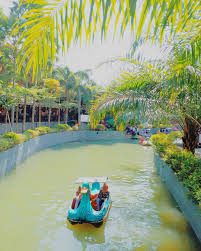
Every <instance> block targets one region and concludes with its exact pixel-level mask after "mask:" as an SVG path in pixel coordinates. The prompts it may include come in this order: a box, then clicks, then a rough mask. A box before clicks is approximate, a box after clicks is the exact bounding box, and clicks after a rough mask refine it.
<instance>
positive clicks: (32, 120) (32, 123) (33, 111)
mask: <svg viewBox="0 0 201 251" xmlns="http://www.w3.org/2000/svg"><path fill="white" fill-rule="evenodd" d="M34 117H35V100H33V106H32V114H31V129H32V130H34V122H35V121H34Z"/></svg>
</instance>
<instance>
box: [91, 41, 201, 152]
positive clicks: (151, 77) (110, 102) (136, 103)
mask: <svg viewBox="0 0 201 251" xmlns="http://www.w3.org/2000/svg"><path fill="white" fill-rule="evenodd" d="M188 39H189V38H188ZM192 46H193V45H192V44H191V43H189V42H188V41H185V42H184V39H182V40H179V41H178V42H177V43H176V44H175V45H174V46H173V48H172V51H171V52H170V56H169V58H168V60H166V62H158V63H156V62H155V64H154V63H152V64H150V63H149V64H147V63H146V62H136V61H135V60H129V62H130V63H132V64H133V65H134V66H135V67H134V70H133V71H132V72H127V73H123V74H122V76H121V77H122V78H121V79H120V80H118V81H117V83H115V84H112V85H111V86H110V88H109V89H108V92H107V93H106V94H105V95H103V96H102V97H101V98H100V99H99V100H98V101H97V102H95V104H94V106H93V109H92V110H91V120H92V123H95V122H96V121H99V120H100V119H101V118H102V117H104V116H105V113H106V112H113V114H114V116H115V118H116V122H122V121H123V122H127V121H128V120H129V119H133V118H135V119H137V120H141V121H142V120H143V119H144V120H145V121H149V122H151V123H153V121H154V120H159V121H160V120H161V119H163V118H166V119H168V120H169V121H178V120H179V122H180V125H181V126H182V128H183V131H184V136H183V147H184V149H187V150H189V151H191V152H192V153H194V152H195V148H196V146H197V143H198V129H199V126H200V124H201V110H200V96H201V84H200V79H201V75H200V70H201V68H200V48H199V46H198V47H197V48H194V47H193V48H192ZM191 51H193V52H194V53H191ZM189 102H190V103H189ZM142 122H144V121H142Z"/></svg>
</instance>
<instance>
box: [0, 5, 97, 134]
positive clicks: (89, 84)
mask: <svg viewBox="0 0 201 251" xmlns="http://www.w3.org/2000/svg"><path fill="white" fill-rule="evenodd" d="M33 7H34V5H31V4H29V5H26V4H25V5H21V4H20V1H19V2H17V1H16V2H14V6H13V7H12V8H11V9H10V15H9V16H6V15H5V14H3V12H2V10H0V107H1V110H2V114H3V113H5V121H4V122H5V127H4V131H5V132H6V131H7V122H9V130H10V131H11V132H12V131H13V125H14V122H16V132H18V131H19V125H18V120H19V107H20V106H22V105H23V121H22V132H24V131H25V122H26V118H27V105H29V106H31V107H32V108H31V122H32V129H34V126H35V124H34V122H35V121H38V126H39V127H40V125H41V113H42V108H43V107H46V109H48V126H50V120H51V115H52V108H54V109H55V108H56V109H57V110H58V116H57V117H58V124H59V123H60V120H61V116H60V111H61V110H63V112H64V114H65V119H64V123H65V124H67V121H68V114H69V110H71V109H73V110H74V112H76V113H78V118H77V120H78V123H79V122H80V113H81V110H85V111H86V112H87V111H89V107H90V101H91V100H94V99H96V96H97V95H99V93H100V92H101V89H100V88H98V87H97V86H96V83H95V82H94V81H93V80H91V79H90V77H89V75H88V73H87V72H85V71H79V72H76V73H73V72H71V71H70V69H69V68H68V67H66V66H65V67H63V66H56V65H54V67H53V65H52V64H51V60H50V58H49V57H48V62H47V67H46V70H45V71H44V70H43V69H41V72H43V73H44V72H45V74H44V75H43V78H39V77H38V76H37V75H35V70H34V71H33V66H31V67H30V69H29V70H27V68H26V67H27V66H28V65H29V62H28V59H26V60H25V61H24V62H23V63H22V64H20V65H19V62H18V61H17V57H18V56H19V55H22V54H21V52H22V51H21V48H22V45H23V42H22V41H21V42H20V41H19V40H20V37H21V36H22V35H23V33H24V32H25V28H22V29H21V30H20V32H18V33H13V32H12V31H13V26H14V25H15V23H16V22H19V23H20V24H21V25H24V24H25V21H26V20H25V19H24V18H23V14H24V13H26V11H31V9H33ZM23 56H26V54H23ZM19 67H20V71H19ZM2 108H3V109H2ZM36 111H37V114H38V115H37V117H36Z"/></svg>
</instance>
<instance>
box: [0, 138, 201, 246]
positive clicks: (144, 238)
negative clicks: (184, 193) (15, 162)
mask: <svg viewBox="0 0 201 251" xmlns="http://www.w3.org/2000/svg"><path fill="white" fill-rule="evenodd" d="M79 176H108V177H109V182H108V184H109V189H110V191H111V195H112V199H113V204H112V208H111V211H110V214H109V217H108V219H107V221H106V223H105V224H104V225H103V226H102V227H100V228H95V227H93V226H91V225H86V224H85V225H76V226H71V225H70V224H69V223H68V222H67V221H66V215H67V208H68V206H69V205H70V204H71V201H72V198H73V196H74V194H75V190H76V188H77V187H76V185H75V184H74V182H75V180H76V178H77V177H79ZM200 248H201V247H200V246H199V244H198V242H197V241H196V239H195V237H194V235H193V233H192V231H191V229H190V227H189V225H188V223H187V222H186V220H185V218H184V216H183V215H182V214H181V213H180V211H179V210H178V208H177V207H176V205H175V203H174V202H173V200H172V198H171V196H170V195H169V193H168V192H167V190H166V189H165V187H164V185H163V184H162V183H161V181H160V178H159V177H158V175H157V173H156V170H155V168H154V163H153V150H152V148H149V147H143V146H140V145H138V144H135V143H133V142H131V141H122V142H117V141H99V142H91V143H86V142H85V143H83V142H75V143H70V144H65V145H59V146H56V147H54V148H49V149H47V150H45V151H42V152H40V153H37V154H35V155H33V156H32V157H30V158H29V159H27V160H26V161H25V162H24V163H23V164H22V165H20V166H18V168H17V169H16V170H14V171H12V172H11V173H10V175H9V176H7V177H4V178H3V179H1V181H0V250H2V251H32V250H34V251H46V250H48V251H49V250H54V251H67V250H138V251H139V250H157V251H166V250H167V251H170V250H171V251H175V250H178V251H180V250H181V251H194V250H201V249H200Z"/></svg>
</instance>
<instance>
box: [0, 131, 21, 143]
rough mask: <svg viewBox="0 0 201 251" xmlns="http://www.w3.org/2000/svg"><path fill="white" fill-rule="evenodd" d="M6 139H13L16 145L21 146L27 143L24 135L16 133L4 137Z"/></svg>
mask: <svg viewBox="0 0 201 251" xmlns="http://www.w3.org/2000/svg"><path fill="white" fill-rule="evenodd" d="M3 138H4V139H12V140H13V141H14V143H15V144H21V143H22V142H24V141H25V137H24V136H23V135H22V134H17V133H15V132H9V133H6V134H4V135H3Z"/></svg>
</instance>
